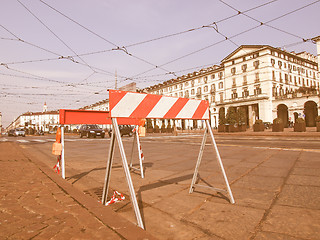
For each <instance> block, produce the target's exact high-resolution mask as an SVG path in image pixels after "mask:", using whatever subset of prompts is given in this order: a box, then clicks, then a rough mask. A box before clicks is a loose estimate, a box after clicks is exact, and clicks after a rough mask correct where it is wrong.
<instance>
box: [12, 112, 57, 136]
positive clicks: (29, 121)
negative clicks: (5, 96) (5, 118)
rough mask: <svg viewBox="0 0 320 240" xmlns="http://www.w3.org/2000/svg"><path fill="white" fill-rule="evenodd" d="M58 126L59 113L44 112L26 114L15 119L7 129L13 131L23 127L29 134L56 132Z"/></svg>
mask: <svg viewBox="0 0 320 240" xmlns="http://www.w3.org/2000/svg"><path fill="white" fill-rule="evenodd" d="M58 126H59V111H45V112H27V113H24V114H22V115H20V116H19V117H17V118H16V119H15V120H14V121H13V122H12V123H11V124H10V125H9V126H8V127H7V131H8V130H10V129H15V128H18V127H23V128H25V129H26V130H30V131H31V132H37V131H40V130H41V131H44V132H53V131H56V130H57V128H58Z"/></svg>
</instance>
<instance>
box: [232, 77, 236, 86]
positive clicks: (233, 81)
mask: <svg viewBox="0 0 320 240" xmlns="http://www.w3.org/2000/svg"><path fill="white" fill-rule="evenodd" d="M232 87H233V88H235V87H236V78H233V79H232Z"/></svg>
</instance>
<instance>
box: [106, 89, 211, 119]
mask: <svg viewBox="0 0 320 240" xmlns="http://www.w3.org/2000/svg"><path fill="white" fill-rule="evenodd" d="M109 106H110V115H111V117H112V118H118V117H127V118H139V119H141V118H161V119H199V120H208V119H209V102H208V101H205V100H196V99H189V98H176V97H167V96H162V95H153V94H145V93H135V92H125V91H119V90H109Z"/></svg>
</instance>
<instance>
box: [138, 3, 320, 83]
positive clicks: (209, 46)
mask: <svg viewBox="0 0 320 240" xmlns="http://www.w3.org/2000/svg"><path fill="white" fill-rule="evenodd" d="M318 2H320V0H317V1H314V2H313V3H310V4H307V5H304V6H303V7H300V8H297V9H295V10H293V11H290V12H288V13H285V14H283V15H280V16H278V17H276V18H273V19H271V20H269V21H267V22H266V23H267V24H268V23H270V22H273V21H275V20H278V19H280V18H282V17H284V16H288V15H290V14H293V13H295V12H297V11H300V10H302V9H304V8H306V7H309V6H311V5H313V4H315V3H318ZM238 15H239V14H238ZM264 25H265V23H262V22H259V25H257V26H254V27H251V28H249V29H246V30H244V31H242V32H240V33H237V34H234V35H232V36H230V37H228V39H233V38H235V37H238V36H240V35H243V34H245V33H247V32H250V31H252V30H254V29H257V28H259V27H261V26H264ZM297 37H298V38H300V39H302V40H304V41H307V40H309V39H304V38H302V37H299V36H297ZM228 39H223V40H220V41H218V42H215V43H213V44H210V45H208V46H205V47H203V48H201V49H198V50H196V51H193V52H190V53H188V54H186V55H183V56H181V57H178V58H175V59H173V60H171V61H169V62H166V63H164V64H161V65H160V66H161V67H162V66H165V65H168V64H170V63H173V62H176V61H178V60H181V59H183V58H186V57H188V56H191V55H193V54H195V53H198V52H201V51H203V50H205V49H208V48H211V47H213V46H216V45H218V44H220V43H222V42H225V41H227V40H228ZM153 70H155V68H152V69H149V70H146V71H144V72H141V73H139V74H136V75H134V76H133V77H132V78H134V77H137V76H140V75H142V74H145V73H148V72H150V71H153Z"/></svg>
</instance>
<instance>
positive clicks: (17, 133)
mask: <svg viewBox="0 0 320 240" xmlns="http://www.w3.org/2000/svg"><path fill="white" fill-rule="evenodd" d="M14 136H15V137H18V136H22V137H25V136H26V131H25V130H24V129H23V128H16V129H15V130H14Z"/></svg>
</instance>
